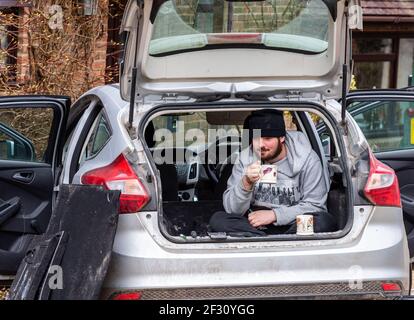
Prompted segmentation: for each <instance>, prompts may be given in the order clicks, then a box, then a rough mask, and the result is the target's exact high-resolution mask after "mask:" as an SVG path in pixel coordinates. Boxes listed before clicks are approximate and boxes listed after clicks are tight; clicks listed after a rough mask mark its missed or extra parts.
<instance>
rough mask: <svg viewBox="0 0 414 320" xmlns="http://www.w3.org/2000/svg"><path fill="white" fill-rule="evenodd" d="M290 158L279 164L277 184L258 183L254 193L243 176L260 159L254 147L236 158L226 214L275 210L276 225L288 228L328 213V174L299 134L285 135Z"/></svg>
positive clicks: (225, 201) (227, 195) (308, 144)
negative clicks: (254, 209) (307, 216)
mask: <svg viewBox="0 0 414 320" xmlns="http://www.w3.org/2000/svg"><path fill="white" fill-rule="evenodd" d="M286 147H287V156H286V157H285V158H284V159H282V160H280V161H278V162H276V163H274V164H276V165H277V182H276V184H268V183H260V182H257V183H256V184H255V186H254V188H253V189H252V190H251V191H246V190H245V189H244V187H243V183H242V177H243V175H244V172H245V170H246V169H247V167H248V166H249V165H250V164H252V163H253V162H255V161H257V160H258V157H257V156H256V154H255V153H254V152H253V151H252V148H251V147H249V148H246V149H245V150H243V151H242V152H241V153H240V155H239V157H238V158H237V160H236V162H235V164H234V166H233V172H232V175H231V177H230V178H229V180H228V182H227V190H226V191H225V192H224V194H223V205H224V209H225V210H226V212H227V213H236V214H241V215H243V214H245V213H246V212H247V210H248V209H249V208H250V206H251V205H254V206H264V207H268V208H272V209H273V211H274V213H275V215H276V222H275V223H274V224H275V225H277V226H279V225H287V224H291V223H293V222H294V221H295V219H296V216H297V215H300V214H306V213H310V214H311V213H312V212H321V211H326V199H327V193H328V182H327V181H328V173H327V172H326V171H325V170H324V169H323V167H322V164H321V161H320V159H319V157H318V155H317V154H316V153H315V151H313V150H312V147H311V145H310V143H309V141H308V139H307V138H306V136H305V135H304V134H303V133H302V132H299V131H288V132H287V133H286Z"/></svg>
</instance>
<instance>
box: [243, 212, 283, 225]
mask: <svg viewBox="0 0 414 320" xmlns="http://www.w3.org/2000/svg"><path fill="white" fill-rule="evenodd" d="M247 219H248V220H249V223H250V224H251V225H252V227H254V228H257V227H261V226H265V225H268V224H271V223H273V222H276V215H275V213H274V212H273V210H258V211H254V212H252V213H250V214H249V216H248V218H247Z"/></svg>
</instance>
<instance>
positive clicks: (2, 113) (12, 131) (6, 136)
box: [0, 107, 53, 162]
mask: <svg viewBox="0 0 414 320" xmlns="http://www.w3.org/2000/svg"><path fill="white" fill-rule="evenodd" d="M52 124H53V109H52V108H30V107H25V108H2V109H1V110H0V160H15V161H30V162H45V155H46V152H48V145H49V137H50V135H51V128H52Z"/></svg>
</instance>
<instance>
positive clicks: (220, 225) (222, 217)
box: [209, 211, 228, 232]
mask: <svg viewBox="0 0 414 320" xmlns="http://www.w3.org/2000/svg"><path fill="white" fill-rule="evenodd" d="M227 219H228V214H227V213H226V212H224V211H218V212H216V213H214V214H213V215H212V216H211V218H210V222H209V224H210V227H211V229H212V230H213V231H217V232H220V231H225V229H226V225H227Z"/></svg>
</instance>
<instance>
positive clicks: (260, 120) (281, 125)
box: [245, 109, 286, 137]
mask: <svg viewBox="0 0 414 320" xmlns="http://www.w3.org/2000/svg"><path fill="white" fill-rule="evenodd" d="M245 125H246V126H247V128H248V129H249V130H250V131H251V132H252V133H253V130H254V129H259V130H261V136H262V137H284V136H285V135H286V127H285V120H284V118H283V112H282V111H278V110H271V109H262V110H257V111H253V112H252V113H251V114H250V115H249V116H248V117H247V119H246V122H245Z"/></svg>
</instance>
